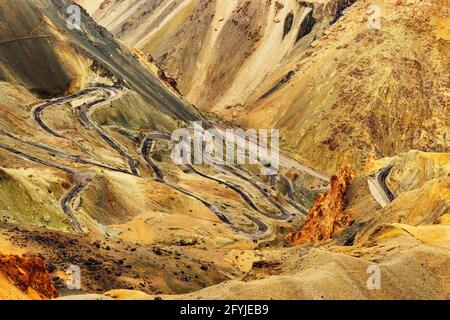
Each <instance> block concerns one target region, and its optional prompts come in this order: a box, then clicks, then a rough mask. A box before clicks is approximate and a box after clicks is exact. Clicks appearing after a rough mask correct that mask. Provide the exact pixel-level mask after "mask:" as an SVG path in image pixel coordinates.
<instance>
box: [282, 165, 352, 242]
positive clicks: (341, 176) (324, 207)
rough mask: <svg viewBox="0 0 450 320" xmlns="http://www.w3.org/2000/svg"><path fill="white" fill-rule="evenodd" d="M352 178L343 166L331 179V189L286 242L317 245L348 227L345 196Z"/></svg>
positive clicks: (348, 218) (349, 218)
mask: <svg viewBox="0 0 450 320" xmlns="http://www.w3.org/2000/svg"><path fill="white" fill-rule="evenodd" d="M352 178H353V172H352V170H351V169H350V167H349V166H348V165H344V166H343V167H342V168H341V170H340V171H339V173H338V174H337V175H334V176H333V177H331V189H330V190H329V191H327V192H325V193H324V194H321V195H320V196H319V197H318V198H317V199H316V201H315V202H314V204H313V206H312V208H311V209H310V210H309V213H308V217H307V219H306V222H305V224H304V225H303V227H302V229H301V230H300V231H298V232H295V233H291V234H289V235H288V236H287V237H286V240H287V241H288V242H290V243H293V244H303V243H307V242H312V243H318V242H321V241H325V240H328V239H331V238H332V237H333V235H335V234H336V233H337V232H339V231H340V230H342V229H343V228H345V227H347V226H349V225H350V224H351V223H352V218H351V215H350V212H349V210H347V209H346V207H347V203H346V200H345V194H346V192H347V188H348V186H349V184H350V183H351V181H352Z"/></svg>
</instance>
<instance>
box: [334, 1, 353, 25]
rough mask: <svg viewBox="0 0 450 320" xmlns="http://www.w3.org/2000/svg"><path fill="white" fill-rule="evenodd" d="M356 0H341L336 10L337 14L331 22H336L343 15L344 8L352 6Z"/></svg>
mask: <svg viewBox="0 0 450 320" xmlns="http://www.w3.org/2000/svg"><path fill="white" fill-rule="evenodd" d="M355 1H356V0H341V1H339V3H338V8H337V12H336V16H335V17H334V19H333V20H331V22H330V24H335V23H336V22H337V21H338V20H339V19H340V18H341V17H342V16H343V15H344V10H345V9H347V8H348V7H350V6H351V5H352V4H353V3H355Z"/></svg>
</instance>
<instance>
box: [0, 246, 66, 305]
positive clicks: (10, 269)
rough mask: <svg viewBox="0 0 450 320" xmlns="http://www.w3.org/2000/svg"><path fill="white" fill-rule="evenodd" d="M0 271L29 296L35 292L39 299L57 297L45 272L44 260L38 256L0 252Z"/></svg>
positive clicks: (48, 275)
mask: <svg viewBox="0 0 450 320" xmlns="http://www.w3.org/2000/svg"><path fill="white" fill-rule="evenodd" d="M0 272H3V273H4V274H5V275H6V276H7V277H8V278H9V279H10V280H11V281H12V282H13V283H14V285H15V286H16V287H17V288H19V289H20V290H22V291H23V292H25V293H26V294H29V295H30V296H31V297H33V296H35V295H36V294H37V295H38V296H39V297H40V298H41V299H52V298H57V297H58V292H57V291H56V288H55V287H54V286H53V284H52V281H51V277H50V274H49V273H48V272H47V269H46V268H45V264H44V262H43V261H42V260H41V259H39V258H28V257H19V256H15V255H3V254H1V253H0Z"/></svg>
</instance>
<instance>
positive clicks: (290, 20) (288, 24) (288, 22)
mask: <svg viewBox="0 0 450 320" xmlns="http://www.w3.org/2000/svg"><path fill="white" fill-rule="evenodd" d="M293 24H294V13H292V12H289V14H288V15H287V16H286V19H284V30H283V39H284V38H285V37H286V35H287V34H288V33H289V32H291V30H292V25H293Z"/></svg>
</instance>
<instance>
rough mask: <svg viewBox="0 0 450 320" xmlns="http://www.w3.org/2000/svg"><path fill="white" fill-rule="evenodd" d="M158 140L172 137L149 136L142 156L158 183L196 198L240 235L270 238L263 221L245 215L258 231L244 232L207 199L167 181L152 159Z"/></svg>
mask: <svg viewBox="0 0 450 320" xmlns="http://www.w3.org/2000/svg"><path fill="white" fill-rule="evenodd" d="M158 140H164V141H171V138H170V136H168V135H165V134H161V133H155V134H152V135H149V136H148V137H147V138H145V139H144V141H143V143H142V149H141V151H142V156H143V157H144V159H145V160H146V161H147V163H148V165H149V166H150V168H151V169H152V170H153V171H154V173H155V175H156V179H157V181H158V182H160V183H164V184H165V185H167V186H168V187H170V188H173V189H175V190H177V191H179V192H180V193H182V194H184V195H186V196H189V197H191V198H194V199H196V200H198V201H200V202H201V203H202V204H203V205H204V206H206V207H207V208H208V209H209V210H211V211H212V212H213V213H214V214H215V215H216V216H217V218H219V220H220V221H222V222H223V223H225V224H227V225H228V226H229V227H230V228H231V229H232V230H233V231H234V232H237V233H239V234H242V235H244V236H247V237H250V238H252V239H255V240H256V239H262V238H265V237H267V236H269V235H270V234H271V233H272V232H271V230H270V229H269V227H268V226H267V225H266V224H265V223H264V222H263V221H261V220H259V219H257V218H255V217H252V216H250V215H248V214H244V216H245V217H246V218H247V219H249V220H250V221H251V222H252V223H254V224H255V225H256V226H257V228H258V230H257V231H255V232H248V231H245V230H243V229H242V228H239V227H238V226H236V225H234V224H233V223H232V222H231V221H230V220H229V219H228V218H227V217H226V216H225V215H224V214H223V213H222V212H221V211H220V210H219V209H218V208H217V207H216V206H215V205H213V204H212V203H210V202H208V201H206V200H205V199H203V198H201V197H199V196H197V195H195V194H194V193H192V192H190V191H188V190H186V189H184V188H181V187H179V186H177V185H174V184H172V183H170V182H168V181H166V180H165V178H164V173H163V172H162V170H161V169H160V168H159V167H158V166H157V165H156V164H155V163H154V161H153V159H152V157H151V151H152V149H153V144H154V143H155V142H156V141H158Z"/></svg>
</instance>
